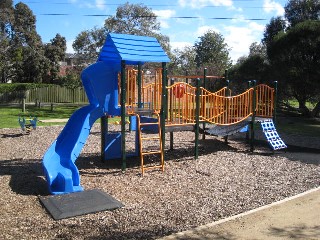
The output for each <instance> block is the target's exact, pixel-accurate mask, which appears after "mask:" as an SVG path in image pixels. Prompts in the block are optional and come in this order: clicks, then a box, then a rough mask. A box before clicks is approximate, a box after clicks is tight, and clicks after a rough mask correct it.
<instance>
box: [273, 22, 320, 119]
mask: <svg viewBox="0 0 320 240" xmlns="http://www.w3.org/2000/svg"><path fill="white" fill-rule="evenodd" d="M269 58H270V61H271V63H272V65H273V66H274V69H276V70H277V73H278V74H279V76H282V77H283V79H282V87H283V88H285V89H286V90H287V93H289V94H290V95H292V96H293V97H294V98H296V99H297V100H298V102H299V108H300V111H301V112H302V113H303V114H304V115H311V116H315V115H317V114H318V113H319V110H320V109H318V107H317V108H315V109H314V110H313V112H310V111H309V109H308V108H307V107H306V102H307V101H310V102H314V103H317V102H319V101H320V94H319V93H320V79H319V77H320V68H319V66H320V22H318V21H310V20H309V21H304V22H301V23H298V24H296V25H295V26H294V27H291V28H290V29H289V30H288V31H287V32H286V33H282V34H278V35H277V36H276V37H275V38H274V40H273V41H272V43H271V45H270V46H269ZM319 105H320V104H319Z"/></svg>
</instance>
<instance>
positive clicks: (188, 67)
mask: <svg viewBox="0 0 320 240" xmlns="http://www.w3.org/2000/svg"><path fill="white" fill-rule="evenodd" d="M173 55H174V57H173V58H172V60H173V61H172V62H173V65H174V69H173V71H174V74H178V75H183V74H192V73H195V72H196V70H197V65H196V62H195V58H196V51H195V48H194V47H193V46H186V47H184V48H183V49H175V50H174V52H173Z"/></svg>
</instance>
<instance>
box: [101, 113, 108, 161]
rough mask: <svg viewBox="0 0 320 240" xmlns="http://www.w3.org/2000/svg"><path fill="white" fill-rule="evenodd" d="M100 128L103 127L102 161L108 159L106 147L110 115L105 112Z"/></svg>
mask: <svg viewBox="0 0 320 240" xmlns="http://www.w3.org/2000/svg"><path fill="white" fill-rule="evenodd" d="M100 129H101V162H104V161H105V159H106V155H105V148H106V135H107V134H108V117H107V116H106V114H104V115H103V116H102V117H101V118H100Z"/></svg>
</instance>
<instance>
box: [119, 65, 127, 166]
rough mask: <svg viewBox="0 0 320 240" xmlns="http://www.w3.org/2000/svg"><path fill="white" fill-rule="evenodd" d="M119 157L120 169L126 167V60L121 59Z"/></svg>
mask: <svg viewBox="0 0 320 240" xmlns="http://www.w3.org/2000/svg"><path fill="white" fill-rule="evenodd" d="M120 103H121V158H122V171H125V170H126V168H127V163H126V125H125V124H126V62H125V61H124V60H121V99H120Z"/></svg>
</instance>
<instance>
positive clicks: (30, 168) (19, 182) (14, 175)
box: [0, 159, 49, 196]
mask: <svg viewBox="0 0 320 240" xmlns="http://www.w3.org/2000/svg"><path fill="white" fill-rule="evenodd" d="M0 175H1V176H5V175H9V176H11V178H10V182H9V186H10V187H11V189H12V191H14V192H15V193H17V194H21V195H35V196H37V195H48V194H49V192H48V189H47V183H46V181H45V179H44V178H43V177H42V175H43V174H42V165H41V161H40V160H38V159H37V160H34V159H32V160H30V159H10V160H2V161H0Z"/></svg>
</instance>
